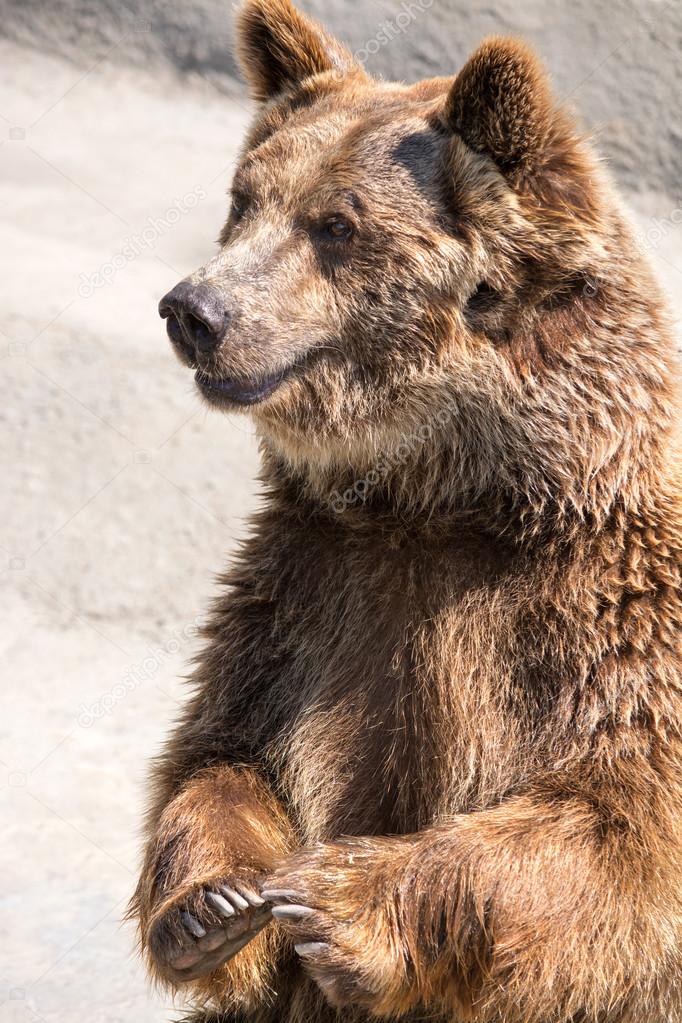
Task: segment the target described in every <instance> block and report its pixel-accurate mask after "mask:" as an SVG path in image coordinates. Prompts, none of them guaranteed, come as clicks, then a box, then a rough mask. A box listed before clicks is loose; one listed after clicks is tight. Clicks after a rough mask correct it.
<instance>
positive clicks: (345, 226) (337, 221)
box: [324, 217, 353, 242]
mask: <svg viewBox="0 0 682 1023" xmlns="http://www.w3.org/2000/svg"><path fill="white" fill-rule="evenodd" d="M324 233H325V235H326V236H327V237H328V238H331V239H332V240H333V241H335V242H337V241H346V240H347V239H348V238H350V236H351V235H352V234H353V225H352V224H351V223H350V222H349V221H348V220H345V219H344V218H343V217H332V218H331V220H328V221H327V223H326V224H325V225H324Z"/></svg>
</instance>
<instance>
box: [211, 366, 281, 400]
mask: <svg viewBox="0 0 682 1023" xmlns="http://www.w3.org/2000/svg"><path fill="white" fill-rule="evenodd" d="M294 366H295V363H292V365H291V366H286V367H285V368H284V369H279V370H277V372H275V373H269V374H267V376H262V377H258V378H255V379H254V378H251V379H248V378H240V377H227V376H226V377H216V376H212V375H210V374H208V373H206V372H205V371H204V370H202V369H198V370H197V371H196V373H195V374H194V379H195V381H196V384H197V387H198V388H199V390H200V392H201V393H202V395H203V396H204V397H205V398H207V399H208V400H209V401H211V402H213V404H217V405H223V404H226V403H228V404H235V405H258V404H259V403H260V402H261V401H265V399H266V398H269V397H270V395H271V394H274V392H275V391H276V390H277V388H278V387H279V386H280V384H282V383H283V382H284V380H285V379H286V377H288V376H289V374H290V373H291V371H292V370H293V369H294Z"/></svg>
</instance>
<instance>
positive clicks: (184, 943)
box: [153, 882, 272, 983]
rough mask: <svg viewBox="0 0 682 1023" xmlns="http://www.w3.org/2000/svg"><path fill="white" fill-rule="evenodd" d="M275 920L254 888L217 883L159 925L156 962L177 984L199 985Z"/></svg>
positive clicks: (156, 935) (175, 910)
mask: <svg viewBox="0 0 682 1023" xmlns="http://www.w3.org/2000/svg"><path fill="white" fill-rule="evenodd" d="M190 910H191V912H190ZM207 910H208V913H207ZM173 916H174V919H173ZM216 918H217V925H216ZM271 919H272V912H271V907H270V906H269V905H266V903H265V900H264V899H262V898H261V897H260V895H258V894H257V893H256V892H254V891H253V889H251V888H249V887H247V886H245V885H241V884H239V885H237V884H235V883H234V882H232V884H230V885H225V884H222V883H217V884H215V885H212V886H211V887H210V888H203V889H199V890H198V891H197V892H196V893H195V896H194V897H193V898H190V900H189V901H188V903H187V904H186V905H185V906H183V907H182V908H180V909H179V912H178V908H176V909H174V910H173V909H172V910H170V913H169V914H168V916H167V917H165V918H164V919H162V920H161V921H160V922H159V925H158V927H157V930H156V934H155V936H154V937H155V940H154V943H153V946H154V947H153V954H154V958H155V959H156V960H157V962H158V964H159V966H160V967H161V968H162V970H163V972H164V973H165V974H166V975H167V976H168V977H169V978H170V979H171V980H172V981H174V982H176V983H179V982H184V981H188V980H195V979H196V978H197V977H201V976H203V975H204V974H207V973H211V972H212V971H213V970H216V969H218V967H220V966H222V964H223V963H225V962H227V960H228V959H231V958H232V957H233V956H235V955H236V954H237V952H239V951H240V950H241V949H242V948H244V946H245V945H247V944H248V943H249V942H250V941H251V939H252V938H255V936H256V935H257V934H258V933H259V932H260V931H262V929H263V928H264V927H265V926H266V924H267V923H269V921H270V920H271Z"/></svg>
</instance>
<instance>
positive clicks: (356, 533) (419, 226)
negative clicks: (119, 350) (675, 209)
mask: <svg viewBox="0 0 682 1023" xmlns="http://www.w3.org/2000/svg"><path fill="white" fill-rule="evenodd" d="M239 28H240V52H241V56H242V61H243V66H244V69H245V72H246V75H247V77H248V79H249V82H250V84H251V87H252V91H253V94H254V96H255V97H256V98H257V99H258V100H260V101H261V106H260V107H259V110H258V113H257V115H256V118H255V121H254V124H253V126H252V128H251V130H250V133H249V136H248V138H247V140H246V143H245V145H244V149H243V152H242V155H241V158H240V162H239V166H238V169H237V172H236V175H235V179H234V184H233V196H234V204H233V208H232V210H231V212H230V216H229V219H228V222H227V224H226V226H225V228H224V230H223V233H222V236H221V244H220V250H219V252H218V254H217V255H216V257H215V258H214V259H213V260H211V261H210V262H209V263H208V264H207V265H206V266H204V267H202V268H201V269H200V270H199V271H197V273H196V274H194V275H192V277H191V278H190V279H189V281H190V283H195V284H196V283H200V284H202V285H205V286H207V287H210V288H212V289H216V290H217V292H219V293H220V294H221V295H223V296H224V301H225V303H226V307H227V304H229V310H230V326H229V328H227V329H226V333H225V337H224V339H223V342H222V344H221V345H220V346H219V348H217V349H216V350H215V351H213V352H211V353H205V354H204V355H201V356H200V355H198V354H197V353H195V354H192V353H188V352H185V353H184V358H185V361H187V362H189V363H190V364H191V365H193V366H194V367H195V368H198V371H199V374H200V377H201V379H203V380H204V381H212V380H221V379H225V378H231V379H232V378H234V379H237V380H255V381H258V380H260V379H262V378H265V377H267V376H268V375H272V374H273V372H274V373H275V374H281V377H282V382H281V383H280V385H279V386H278V387H276V388H275V389H274V391H273V392H272V393H271V394H269V395H268V396H267V397H266V398H265V399H264V400H263V401H260V402H259V403H257V404H254V405H253V407H252V414H253V416H254V418H255V422H256V424H257V427H258V431H259V435H260V438H261V447H262V473H263V480H264V484H265V492H266V497H265V502H264V507H263V509H262V511H261V512H260V513H259V514H258V515H257V516H256V517H255V518H254V520H253V522H252V525H251V532H250V535H249V538H248V539H247V541H246V542H245V543H244V545H243V549H242V551H241V553H240V555H239V557H238V558H237V559H236V561H235V563H234V565H233V566H232V568H231V570H230V571H229V573H228V574H227V575H226V576H225V578H224V580H223V587H224V589H223V592H222V595H221V596H220V598H219V600H218V601H217V603H216V605H215V607H214V608H213V611H212V614H211V618H210V623H209V625H208V627H207V630H206V644H205V649H204V652H203V654H202V656H201V657H200V660H199V663H198V665H197V668H196V671H195V674H194V695H193V696H192V698H191V699H190V701H189V702H188V704H187V706H186V707H185V709H184V711H183V714H182V719H181V721H180V723H179V725H178V727H177V729H176V730H175V732H174V734H173V736H172V737H171V739H170V741H169V743H168V746H167V748H166V751H165V753H164V755H163V757H162V758H161V759H160V761H159V762H158V764H157V765H156V767H155V769H154V778H153V796H152V801H151V807H150V811H149V817H148V836H149V837H148V845H147V851H146V854H145V861H144V866H143V871H142V876H141V878H140V882H139V885H138V888H137V892H136V894H135V897H134V900H133V903H132V907H131V913H132V914H133V915H134V916H136V917H137V918H138V920H139V925H140V936H141V944H142V948H143V951H144V953H145V956H146V959H147V962H148V964H149V968H150V970H151V972H152V974H153V975H154V976H155V977H156V979H157V980H159V981H160V982H161V983H164V984H167V985H169V986H170V987H179V988H181V989H182V990H183V993H184V994H186V995H189V997H190V998H191V999H193V1000H194V1002H195V1004H196V1005H197V1007H198V1008H197V1015H195V1016H193V1017H192V1019H193V1020H195V1021H197V1020H203V1021H205V1023H275V1021H280V1023H326V1021H330V1023H331V1021H333V1020H340V1021H343V1023H351V1021H357V1023H361V1021H365V1020H368V1019H371V1018H374V1017H377V1016H378V1017H389V1018H401V1019H405V1020H410V1021H416V1020H427V1019H428V1020H430V1021H435V1023H438V1021H441V1023H443V1021H460V1023H463V1021H471V1023H579V1021H582V1023H644V1021H646V1023H673V1021H680V1020H682V1008H681V1006H682V994H681V990H682V988H681V984H682V980H681V977H680V947H681V940H682V935H681V928H680V925H681V915H680V914H681V895H682V891H681V873H680V870H681V858H682V857H681V853H682V835H681V819H680V807H681V804H682V772H681V769H680V768H681V748H680V742H681V734H680V733H681V723H682V694H681V692H680V689H681V684H682V633H681V624H682V623H681V619H682V583H681V572H680V570H681V566H682V498H681V496H680V486H679V482H680V471H679V460H678V456H677V449H676V427H675V424H676V417H677V411H678V395H677V384H676V365H675V346H674V343H673V340H672V337H671V333H670V330H669V327H668V323H667V319H666V314H665V309H664V306H663V303H662V301H661V298H660V295H659V292H658V290H657V287H656V284H655V282H654V281H653V280H652V278H651V275H650V272H649V270H648V269H647V266H646V264H645V263H644V261H643V259H642V257H641V255H640V253H639V252H638V248H637V245H636V243H635V241H634V239H633V236H632V234H631V231H630V228H629V227H628V224H627V220H626V218H625V217H624V216H623V213H622V212H621V209H620V207H619V204H618V201H617V199H616V197H615V196H614V193H613V191H612V189H611V187H610V185H609V183H608V181H607V180H606V179H605V177H604V175H603V173H602V171H601V169H600V168H599V166H598V164H597V162H596V160H595V158H594V156H593V155H592V153H591V150H590V147H589V145H588V144H587V143H586V142H585V141H584V140H583V139H582V138H581V137H580V136H579V133H578V132H577V130H576V128H575V125H574V124H573V121H572V119H571V117H570V116H569V114H567V113H566V112H565V111H563V110H560V109H558V107H557V105H556V103H555V100H554V99H553V97H552V94H551V91H550V87H549V84H548V80H547V77H546V74H545V72H544V70H543V69H542V67H541V65H540V64H539V62H538V60H537V59H536V57H535V56H534V55H533V54H532V53H531V52H529V51H528V49H527V48H526V47H525V46H524V45H523V44H521V43H519V42H516V41H513V40H503V39H492V40H488V41H487V42H484V43H483V45H482V46H481V47H480V48H479V49H478V50H477V51H476V53H475V54H474V55H473V56H472V57H471V59H470V60H469V61H468V63H467V64H466V66H465V67H464V68H463V69H462V70H461V72H460V73H459V74H458V75H457V76H456V77H454V78H449V79H435V80H431V81H426V82H421V83H419V84H417V85H414V86H405V85H400V84H392V83H384V82H376V81H373V80H372V79H370V78H369V77H368V76H367V75H366V73H365V72H364V70H363V69H362V68H360V67H359V66H357V65H356V64H355V62H354V61H353V59H352V57H351V55H350V54H348V53H347V52H346V51H345V50H344V48H343V47H342V46H341V45H340V44H338V43H337V42H335V41H334V40H331V39H330V38H329V37H328V36H327V35H326V34H325V33H324V32H323V31H322V29H320V28H319V27H318V26H316V25H315V24H313V23H312V22H310V21H308V20H307V19H306V18H304V17H303V16H302V15H300V14H299V13H298V12H297V11H295V10H294V8H293V7H291V6H290V4H289V3H288V0H248V2H247V3H246V4H245V5H244V6H243V7H242V8H241V11H240V14H239ZM339 224H340V225H341V227H340V228H339V227H338V225H339ZM218 400H219V401H220V402H222V403H223V404H225V405H227V406H228V407H230V403H229V402H228V401H227V400H223V399H218ZM225 879H228V881H229V882H231V883H245V884H248V885H250V886H251V887H252V888H257V887H259V886H261V888H262V886H263V884H265V886H266V887H265V890H266V891H268V890H272V888H273V887H274V888H276V889H279V890H282V889H285V890H287V891H289V892H290V893H291V895H290V896H289V897H285V899H284V901H287V899H288V901H292V900H293V901H295V902H298V903H300V904H302V905H304V906H305V907H307V908H308V909H309V910H310V911H311V912H308V913H307V914H305V915H299V917H298V918H296V919H290V920H289V921H286V920H284V921H279V922H275V921H273V922H270V923H269V924H268V925H267V926H266V927H265V928H264V929H263V930H261V931H260V933H258V934H257V936H255V937H254V938H253V940H252V941H250V942H249V944H247V945H246V947H245V948H243V950H241V951H239V952H238V953H237V954H236V955H235V956H234V957H233V958H232V959H231V960H230V961H229V962H227V963H225V964H224V965H221V966H219V967H217V968H215V969H213V970H212V971H210V972H209V973H207V974H205V975H203V976H200V977H198V978H196V979H194V980H190V981H187V982H184V981H183V979H182V976H181V975H179V974H178V973H177V971H176V972H174V971H173V969H172V968H171V967H170V965H169V963H171V962H172V959H173V955H176V954H177V953H178V950H179V949H180V947H181V944H182V942H183V941H186V935H183V933H182V929H181V919H180V917H179V913H178V911H179V909H180V908H184V909H187V908H189V909H191V910H192V912H193V913H194V914H195V916H196V917H197V918H198V919H201V921H202V922H203V923H204V924H205V925H206V926H210V925H218V924H219V923H220V920H219V917H218V916H217V915H216V913H215V912H214V910H213V909H212V907H211V905H210V904H209V902H208V901H207V897H206V892H207V891H209V890H210V889H211V888H212V887H213V886H216V885H218V884H220V883H224V882H225ZM294 942H296V943H299V944H300V943H304V944H305V945H306V948H305V949H304V950H303V951H302V954H301V955H297V954H296V952H295V950H294ZM311 942H312V943H313V944H312V945H311V944H310V943H311ZM201 1006H206V1008H205V1009H204V1008H201Z"/></svg>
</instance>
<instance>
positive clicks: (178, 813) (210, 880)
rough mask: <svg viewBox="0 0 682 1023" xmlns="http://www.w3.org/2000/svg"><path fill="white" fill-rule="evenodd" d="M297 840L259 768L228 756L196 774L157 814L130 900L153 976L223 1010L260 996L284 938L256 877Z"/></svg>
mask: <svg viewBox="0 0 682 1023" xmlns="http://www.w3.org/2000/svg"><path fill="white" fill-rule="evenodd" d="M291 848H292V835H291V828H290V825H289V822H288V820H287V818H286V816H285V814H284V812H283V811H282V809H281V807H280V805H279V803H278V801H277V799H276V798H275V796H274V795H273V793H272V791H271V790H270V788H269V786H268V785H267V783H266V781H265V780H264V779H263V778H262V777H261V775H260V774H259V773H258V772H256V771H255V770H253V769H251V768H245V767H232V766H228V765H222V766H219V767H213V768H208V769H206V770H204V771H201V772H200V773H198V774H197V775H195V776H194V777H192V778H190V779H189V780H188V781H187V782H186V783H185V784H184V786H182V788H181V789H180V791H179V792H178V794H177V795H176V796H175V797H174V798H172V799H171V800H170V802H169V803H168V805H167V806H166V807H165V809H164V810H163V811H162V813H161V815H160V818H159V820H158V823H157V825H156V828H155V830H154V833H153V834H152V836H151V838H150V840H149V843H148V846H147V850H146V855H145V859H144V865H143V869H142V874H141V877H140V880H139V883H138V886H137V890H136V892H135V895H134V897H133V901H132V903H131V908H130V915H131V916H134V917H136V918H137V920H138V924H139V932H140V943H141V947H142V950H143V952H144V954H145V957H146V959H147V963H148V966H149V969H150V972H151V973H152V975H153V976H154V977H155V979H157V980H158V981H160V982H161V983H162V984H164V985H166V986H170V987H182V988H187V987H190V988H191V990H192V993H193V994H194V995H196V996H197V997H198V998H201V999H202V1000H205V999H207V998H209V999H211V1001H212V1003H213V1004H216V1005H219V1006H220V1007H221V1009H228V1008H231V1007H235V1008H245V1007H246V1008H249V1007H251V1006H252V1005H255V1004H257V1003H258V1002H259V1000H260V999H261V998H262V997H263V994H264V992H265V991H267V988H268V982H269V979H270V977H271V974H272V969H273V966H274V963H275V961H276V959H277V957H278V948H279V944H280V943H281V933H279V934H278V931H277V930H276V929H275V928H272V927H269V928H268V927H267V925H268V923H270V920H271V914H270V908H269V907H268V906H267V905H266V904H265V902H264V900H263V899H262V898H261V896H260V895H259V885H260V881H261V879H262V878H263V876H264V875H265V874H266V872H267V871H269V870H272V868H273V867H274V866H275V864H276V863H277V862H278V861H279V860H280V859H281V857H282V856H283V855H284V854H285V853H286V852H288V851H289V850H290V849H291ZM242 949H243V951H241V950H242ZM237 953H239V954H237Z"/></svg>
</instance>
